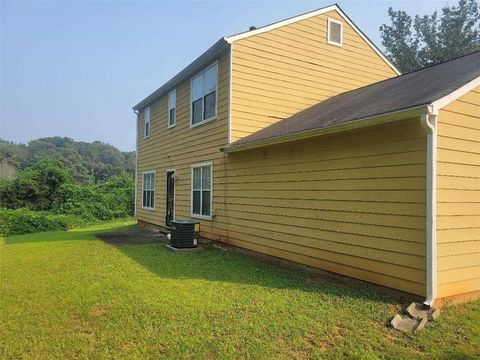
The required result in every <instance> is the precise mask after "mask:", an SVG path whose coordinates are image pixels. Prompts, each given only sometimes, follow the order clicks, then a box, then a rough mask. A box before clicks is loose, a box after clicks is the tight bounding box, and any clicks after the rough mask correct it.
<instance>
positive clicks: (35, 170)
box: [0, 160, 73, 210]
mask: <svg viewBox="0 0 480 360" xmlns="http://www.w3.org/2000/svg"><path fill="white" fill-rule="evenodd" d="M72 180H73V178H72V174H71V173H70V171H69V170H67V169H66V168H65V167H64V166H63V165H61V164H60V163H59V162H58V161H55V160H41V161H39V162H38V163H36V164H35V165H33V166H32V167H29V168H27V169H26V170H24V171H22V172H21V173H20V174H19V175H18V177H17V178H15V179H13V180H10V181H7V182H2V184H0V207H4V208H10V209H17V208H24V207H26V208H29V209H32V210H50V207H51V206H52V201H53V199H54V197H55V193H56V192H57V190H58V189H59V188H60V186H61V185H62V184H65V183H71V182H72Z"/></svg>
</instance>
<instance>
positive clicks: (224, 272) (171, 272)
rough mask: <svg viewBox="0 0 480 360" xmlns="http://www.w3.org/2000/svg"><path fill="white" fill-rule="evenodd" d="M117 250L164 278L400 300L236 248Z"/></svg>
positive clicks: (339, 297)
mask: <svg viewBox="0 0 480 360" xmlns="http://www.w3.org/2000/svg"><path fill="white" fill-rule="evenodd" d="M118 250H119V251H120V252H122V253H123V254H124V255H126V256H128V257H129V258H130V259H132V260H134V261H135V262H137V263H138V264H140V265H141V266H142V267H144V268H145V269H147V270H148V271H150V272H151V273H153V274H155V275H157V276H159V277H161V278H169V279H178V280H183V279H185V280H191V279H198V280H206V281H212V282H228V283H236V284H239V285H256V286H262V287H268V288H275V289H295V290H300V291H303V292H315V293H318V294H319V295H325V296H327V297H331V296H335V297H336V298H337V300H338V301H343V300H344V298H354V299H364V300H371V301H375V302H384V303H389V304H392V305H393V304H398V299H396V298H395V297H393V296H390V295H388V294H386V293H384V292H379V291H378V287H376V286H375V285H373V284H372V285H371V284H368V283H364V282H360V281H356V280H352V284H350V283H339V282H334V281H332V280H331V279H328V278H326V277H325V278H321V277H320V276H319V275H313V277H312V274H310V273H309V272H307V271H305V270H301V269H294V268H285V267H282V266H279V265H277V264H275V263H269V262H264V261H261V260H260V259H258V258H255V257H253V256H249V255H245V254H242V253H240V252H238V251H235V250H229V251H221V250H218V249H208V250H206V251H203V252H191V253H174V252H172V251H171V250H168V249H167V248H166V247H165V246H164V244H149V245H144V246H124V247H121V248H119V249H118ZM330 300H331V298H330Z"/></svg>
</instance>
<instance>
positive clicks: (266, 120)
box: [231, 11, 396, 141]
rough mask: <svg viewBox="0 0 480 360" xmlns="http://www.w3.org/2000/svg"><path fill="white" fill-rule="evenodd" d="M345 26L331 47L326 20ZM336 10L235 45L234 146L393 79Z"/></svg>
mask: <svg viewBox="0 0 480 360" xmlns="http://www.w3.org/2000/svg"><path fill="white" fill-rule="evenodd" d="M328 18H334V19H337V20H339V21H341V22H342V23H343V32H344V36H343V46H342V47H338V46H334V45H329V44H327V38H326V37H327V19H328ZM395 75H396V74H395V72H394V71H393V70H392V68H391V67H390V66H389V65H388V64H387V63H385V61H383V60H382V58H381V57H380V56H379V55H378V54H377V53H375V52H374V51H373V50H372V48H371V47H370V46H369V45H368V44H367V43H366V42H365V41H364V40H363V39H362V38H361V37H360V36H359V35H358V33H356V32H355V31H354V30H353V29H352V28H351V27H350V25H348V23H346V22H345V21H344V20H343V19H342V18H341V16H340V15H339V14H338V13H337V12H336V11H331V12H328V13H325V14H321V15H317V16H314V17H311V18H308V19H304V20H301V21H298V22H295V23H291V24H288V25H285V26H281V27H279V28H276V29H273V30H270V31H267V32H264V33H261V34H257V35H253V36H250V37H247V38H244V39H240V40H237V41H235V42H234V44H233V58H232V124H231V127H232V128H231V141H235V140H238V139H239V138H242V137H244V136H246V135H249V134H251V133H253V132H255V131H257V130H259V129H261V128H264V127H266V126H268V125H271V124H272V123H274V122H277V121H279V120H281V119H283V118H286V117H288V116H290V115H292V114H294V113H296V112H299V111H301V110H303V109H305V108H307V107H309V106H311V105H314V104H316V103H318V102H319V101H322V100H325V99H327V98H329V97H331V96H334V95H337V94H339V93H342V92H345V91H349V90H352V89H355V88H359V87H362V86H365V85H368V84H371V83H374V82H377V81H380V80H384V79H387V78H390V77H393V76H395Z"/></svg>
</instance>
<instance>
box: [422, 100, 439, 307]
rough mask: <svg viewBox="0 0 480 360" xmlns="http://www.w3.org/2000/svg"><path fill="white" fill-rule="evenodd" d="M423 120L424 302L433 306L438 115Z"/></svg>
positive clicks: (435, 267)
mask: <svg viewBox="0 0 480 360" xmlns="http://www.w3.org/2000/svg"><path fill="white" fill-rule="evenodd" d="M431 110H433V107H431ZM421 122H422V125H423V126H424V127H425V128H426V129H427V204H426V205H427V214H426V215H427V224H426V225H427V231H426V247H427V251H426V252H427V254H426V255H427V296H426V299H425V301H424V302H423V303H424V304H425V305H427V306H429V307H431V306H433V303H434V302H435V298H436V292H437V238H436V235H437V115H436V114H435V113H433V112H431V111H430V112H428V113H427V114H425V115H422V116H421Z"/></svg>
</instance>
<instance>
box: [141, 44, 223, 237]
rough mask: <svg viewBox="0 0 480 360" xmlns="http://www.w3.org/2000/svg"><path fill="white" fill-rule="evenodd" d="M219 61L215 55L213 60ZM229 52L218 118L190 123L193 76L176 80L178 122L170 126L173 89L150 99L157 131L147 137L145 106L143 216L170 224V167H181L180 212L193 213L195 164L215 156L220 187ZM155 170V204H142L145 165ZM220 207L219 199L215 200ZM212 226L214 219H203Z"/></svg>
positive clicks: (177, 201)
mask: <svg viewBox="0 0 480 360" xmlns="http://www.w3.org/2000/svg"><path fill="white" fill-rule="evenodd" d="M212 63H213V61H212ZM229 64H230V60H229V53H225V54H224V55H222V56H221V57H220V58H219V59H218V88H217V92H218V98H217V99H218V105H217V119H215V120H213V121H210V122H208V123H205V124H202V125H199V126H196V127H193V128H190V78H189V79H186V80H184V81H182V82H181V83H180V84H178V85H177V86H176V90H177V104H176V106H177V107H176V112H177V114H176V126H175V127H173V128H170V129H169V128H168V124H167V119H168V111H167V102H168V92H167V93H166V94H165V95H164V96H162V97H161V98H160V99H158V100H157V101H155V102H154V103H153V104H151V105H150V108H151V136H150V138H148V139H144V138H143V126H144V122H143V112H140V114H139V117H138V123H137V124H138V131H137V136H138V138H137V141H138V160H137V163H138V165H137V175H138V178H137V203H136V207H137V219H139V220H142V221H146V222H149V223H152V224H156V225H161V226H164V225H165V216H166V177H167V173H166V172H167V170H169V169H175V171H176V175H177V180H176V181H175V218H176V219H187V218H190V210H191V208H190V205H191V166H192V165H194V164H196V163H201V162H206V161H213V169H214V176H213V191H214V193H215V192H217V191H221V190H220V188H217V183H219V178H218V177H219V176H222V175H221V173H220V172H218V171H215V170H216V168H217V167H222V165H221V162H222V161H223V157H222V156H223V155H222V153H221V152H220V151H219V149H220V148H221V147H224V146H225V145H226V144H227V142H228V113H229V109H228V107H229V73H230V71H229ZM148 170H155V171H156V182H155V210H154V211H150V210H145V209H142V177H141V174H142V171H148ZM212 208H213V209H214V208H215V207H214V205H212ZM200 221H201V223H202V228H203V229H207V228H208V227H207V224H209V223H210V222H209V221H204V220H200Z"/></svg>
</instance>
